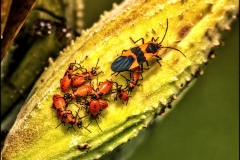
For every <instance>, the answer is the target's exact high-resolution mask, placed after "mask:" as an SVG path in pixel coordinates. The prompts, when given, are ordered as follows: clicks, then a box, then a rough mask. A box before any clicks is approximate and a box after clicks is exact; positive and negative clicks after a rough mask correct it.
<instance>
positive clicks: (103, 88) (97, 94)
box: [93, 80, 116, 99]
mask: <svg viewBox="0 0 240 160" xmlns="http://www.w3.org/2000/svg"><path fill="white" fill-rule="evenodd" d="M113 83H116V82H112V81H109V80H106V81H104V82H101V83H99V85H98V88H97V89H96V91H94V94H93V99H99V98H101V97H102V96H103V95H106V94H109V93H110V92H111V90H112V87H113Z"/></svg>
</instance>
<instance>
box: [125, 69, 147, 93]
mask: <svg viewBox="0 0 240 160" xmlns="http://www.w3.org/2000/svg"><path fill="white" fill-rule="evenodd" d="M142 72H143V71H142V68H141V67H140V66H137V67H136V68H134V69H133V71H130V80H129V79H127V78H126V77H125V76H123V75H121V76H122V77H124V78H125V79H126V80H127V81H129V86H128V91H129V92H132V90H133V89H134V88H135V87H136V86H139V85H140V84H138V81H139V80H143V77H142ZM140 77H141V78H140Z"/></svg>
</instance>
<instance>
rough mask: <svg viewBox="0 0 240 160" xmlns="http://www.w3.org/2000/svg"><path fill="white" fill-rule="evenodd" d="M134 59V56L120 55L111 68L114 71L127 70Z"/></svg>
mask: <svg viewBox="0 0 240 160" xmlns="http://www.w3.org/2000/svg"><path fill="white" fill-rule="evenodd" d="M134 61H135V59H134V58H133V57H132V56H120V57H118V58H117V59H116V60H115V61H114V62H113V63H112V65H111V69H112V71H113V72H123V71H127V70H128V69H129V68H130V67H131V65H132V64H133V63H134Z"/></svg>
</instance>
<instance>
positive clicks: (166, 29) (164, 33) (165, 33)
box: [159, 19, 168, 44]
mask: <svg viewBox="0 0 240 160" xmlns="http://www.w3.org/2000/svg"><path fill="white" fill-rule="evenodd" d="M167 30H168V19H167V28H166V31H165V33H164V36H163V38H162V40H161V42H160V43H159V44H162V42H163V40H164V38H165V36H166V34H167Z"/></svg>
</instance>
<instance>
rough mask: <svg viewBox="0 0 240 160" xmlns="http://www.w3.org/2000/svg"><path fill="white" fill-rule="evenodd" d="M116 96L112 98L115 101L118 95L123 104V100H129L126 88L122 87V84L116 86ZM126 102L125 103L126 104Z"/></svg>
mask: <svg viewBox="0 0 240 160" xmlns="http://www.w3.org/2000/svg"><path fill="white" fill-rule="evenodd" d="M116 88H117V89H116V97H115V98H114V100H115V101H117V97H119V99H120V100H121V102H122V103H123V104H124V101H127V103H128V100H129V97H130V96H129V95H128V92H127V91H126V90H125V89H126V88H124V89H122V85H118V86H117V87H116ZM127 103H126V105H127Z"/></svg>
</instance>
